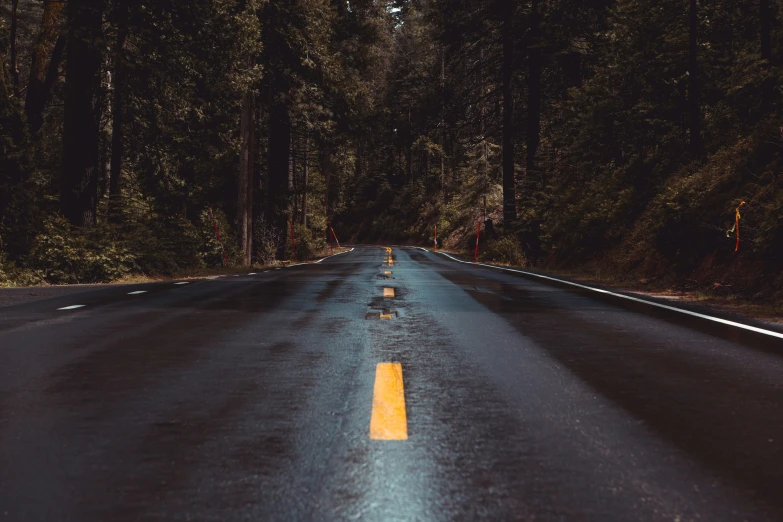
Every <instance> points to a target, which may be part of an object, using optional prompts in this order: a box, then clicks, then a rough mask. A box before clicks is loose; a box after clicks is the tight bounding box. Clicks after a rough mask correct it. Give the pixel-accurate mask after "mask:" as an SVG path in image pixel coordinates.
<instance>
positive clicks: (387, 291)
mask: <svg viewBox="0 0 783 522" xmlns="http://www.w3.org/2000/svg"><path fill="white" fill-rule="evenodd" d="M383 297H394V288H384V289H383Z"/></svg>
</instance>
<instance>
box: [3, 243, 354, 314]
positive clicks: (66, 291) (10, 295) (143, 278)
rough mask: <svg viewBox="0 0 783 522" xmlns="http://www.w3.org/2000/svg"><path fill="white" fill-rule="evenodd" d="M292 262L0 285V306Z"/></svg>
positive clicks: (321, 254)
mask: <svg viewBox="0 0 783 522" xmlns="http://www.w3.org/2000/svg"><path fill="white" fill-rule="evenodd" d="M347 250H349V249H348V248H342V249H341V250H340V251H337V249H335V252H334V254H337V253H342V252H345V251H347ZM329 255H330V254H329V251H328V249H327V250H325V251H322V252H318V255H317V256H316V257H315V259H313V260H310V261H304V263H314V262H316V261H318V260H319V259H322V258H324V257H327V256H329ZM293 263H294V261H291V260H284V261H279V262H277V263H275V264H272V265H259V264H254V265H252V266H232V267H220V268H189V269H185V270H182V271H180V272H177V273H176V274H171V275H146V274H131V275H128V276H125V277H123V278H120V279H118V280H116V281H112V282H111V283H88V284H71V285H40V286H9V287H3V286H0V308H3V307H6V306H13V305H17V304H22V303H26V302H30V301H37V300H41V299H51V298H55V297H60V296H64V295H73V294H78V293H81V292H87V291H90V290H95V289H96V288H99V287H102V286H110V285H114V286H121V285H135V284H144V283H160V282H165V281H177V280H182V281H187V280H194V279H210V278H216V277H221V276H233V275H241V274H247V273H248V272H253V271H259V272H260V271H264V270H270V269H273V268H278V267H282V266H287V265H290V264H293Z"/></svg>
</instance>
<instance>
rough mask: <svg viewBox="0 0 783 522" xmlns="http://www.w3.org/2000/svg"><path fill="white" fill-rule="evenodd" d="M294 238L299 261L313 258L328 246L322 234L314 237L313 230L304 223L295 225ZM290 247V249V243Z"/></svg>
mask: <svg viewBox="0 0 783 522" xmlns="http://www.w3.org/2000/svg"><path fill="white" fill-rule="evenodd" d="M294 238H295V240H296V259H297V260H299V261H308V260H310V259H313V258H315V257H316V256H317V255H318V254H319V253H320V252H322V251H323V250H324V249H325V248H326V240H325V239H324V238H323V237H320V235H319V236H318V237H313V231H312V230H310V229H309V228H307V227H306V226H303V225H294ZM288 247H289V249H290V245H289V246H288ZM292 259H293V257H292Z"/></svg>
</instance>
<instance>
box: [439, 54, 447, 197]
mask: <svg viewBox="0 0 783 522" xmlns="http://www.w3.org/2000/svg"><path fill="white" fill-rule="evenodd" d="M445 113H446V51H445V50H444V49H443V47H441V49H440V132H439V133H438V140H439V143H438V144H439V145H440V193H441V198H442V201H443V202H444V203H445V202H446V196H447V194H446V160H445V157H446V139H445V135H446V122H445V121H444V119H443V116H444V114H445Z"/></svg>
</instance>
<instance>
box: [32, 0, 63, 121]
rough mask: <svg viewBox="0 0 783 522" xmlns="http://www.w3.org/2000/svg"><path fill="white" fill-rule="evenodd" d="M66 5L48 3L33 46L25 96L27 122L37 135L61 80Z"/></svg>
mask: <svg viewBox="0 0 783 522" xmlns="http://www.w3.org/2000/svg"><path fill="white" fill-rule="evenodd" d="M63 5H64V4H63V2H51V1H49V2H44V10H43V15H42V16H41V29H40V31H39V32H38V38H37V39H36V41H35V45H34V46H33V52H32V58H31V60H30V81H29V82H28V84H27V96H26V98H25V112H26V113H27V122H28V124H29V125H30V131H31V132H32V133H33V134H37V133H38V131H39V130H41V127H42V126H43V111H44V107H45V106H46V102H47V100H48V97H49V93H50V92H51V90H52V87H54V84H55V82H56V81H57V76H58V74H59V69H60V62H61V61H62V56H63V51H64V50H65V38H64V37H63V36H62V35H61V34H60V18H61V17H62V11H63Z"/></svg>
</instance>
